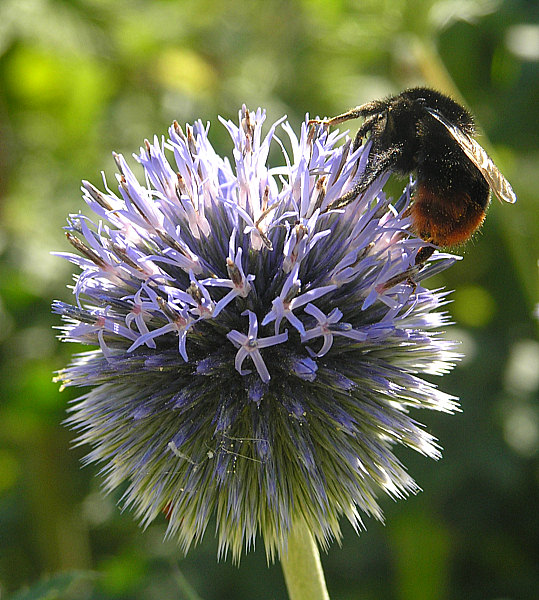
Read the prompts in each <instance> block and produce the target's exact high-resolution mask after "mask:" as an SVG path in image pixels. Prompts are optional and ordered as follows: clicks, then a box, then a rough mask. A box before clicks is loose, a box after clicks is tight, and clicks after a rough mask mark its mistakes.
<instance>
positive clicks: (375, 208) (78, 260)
mask: <svg viewBox="0 0 539 600" xmlns="http://www.w3.org/2000/svg"><path fill="white" fill-rule="evenodd" d="M264 119H265V114H264V112H263V111H261V110H258V111H256V112H254V113H251V112H249V111H248V110H247V109H246V108H245V107H243V108H242V110H241V111H240V113H239V123H238V125H236V124H234V123H232V122H230V121H223V124H224V125H225V127H226V129H227V130H228V132H229V134H230V137H231V138H232V143H233V151H232V160H231V161H229V160H227V159H224V158H221V157H220V156H219V155H218V154H217V153H216V152H215V150H214V149H213V148H212V146H211V143H210V141H209V139H208V133H209V126H203V125H202V123H201V122H196V123H195V124H194V125H193V126H187V127H186V128H184V129H182V128H181V127H180V126H179V125H178V124H177V123H174V125H173V126H172V127H171V128H170V130H169V139H168V140H164V141H162V142H160V141H159V140H158V139H157V138H155V139H154V142H153V144H150V143H149V142H146V143H145V146H144V147H143V148H142V149H141V151H140V154H139V155H138V156H136V157H135V158H136V160H138V162H139V163H140V165H142V167H143V169H144V171H145V173H146V177H145V178H144V183H141V182H139V181H138V180H137V179H136V177H135V175H134V174H133V172H132V171H131V169H130V167H129V165H128V163H127V161H126V160H124V158H123V157H121V156H118V155H115V160H116V164H117V167H118V169H119V171H120V173H119V175H118V177H117V181H118V191H117V193H114V192H113V191H111V190H110V189H109V188H108V187H107V186H106V185H105V191H103V192H101V191H98V190H97V188H95V187H94V186H92V185H91V184H89V183H87V182H84V183H83V191H84V199H85V200H86V202H87V204H88V205H89V207H90V208H91V209H92V210H93V212H94V213H95V214H96V215H97V219H94V220H93V221H92V220H91V219H89V218H87V217H84V216H82V215H76V216H72V217H71V219H70V224H69V227H68V228H67V229H68V236H69V238H70V241H71V243H72V245H73V246H74V247H75V249H76V250H77V252H78V254H64V255H63V256H64V257H65V258H67V259H68V260H70V261H71V262H73V263H74V264H75V265H76V266H77V267H79V268H80V269H81V273H80V274H79V275H78V276H77V279H76V283H75V286H74V293H75V301H74V303H73V305H69V304H66V303H62V302H56V303H55V304H54V310H55V312H57V313H59V314H61V315H62V316H63V318H64V321H65V324H64V326H63V334H62V337H63V339H65V340H67V341H75V342H80V343H83V344H89V345H93V346H94V349H91V350H89V351H87V352H84V353H82V354H78V355H76V356H75V357H74V360H73V362H72V364H71V365H70V366H68V367H67V368H66V369H64V370H63V371H61V372H60V373H59V375H58V380H59V381H61V382H62V383H63V385H64V386H68V385H69V386H81V387H82V386H90V388H91V389H90V391H88V392H87V393H86V394H85V395H84V396H82V397H81V398H79V399H78V400H77V401H76V402H75V403H74V405H73V407H72V408H71V409H70V416H69V418H68V423H69V424H70V425H71V426H72V427H73V428H75V429H76V430H77V431H78V432H79V437H78V441H79V443H81V444H83V443H84V444H88V445H89V446H91V448H92V450H91V452H90V454H89V456H88V458H87V461H88V462H98V463H101V464H102V465H103V469H102V472H103V474H104V476H105V487H106V489H107V490H109V491H111V490H113V489H115V488H117V487H118V486H120V485H121V484H122V483H127V487H126V490H125V493H124V497H123V500H124V503H125V505H126V506H129V507H132V508H133V509H134V511H135V513H136V515H137V516H138V517H139V518H140V520H141V521H142V523H144V524H148V523H150V522H152V521H153V520H154V519H156V518H160V515H161V513H162V512H163V511H165V512H166V515H167V518H168V533H169V535H171V536H175V537H177V539H178V540H179V543H180V545H181V547H182V548H183V549H184V550H187V549H188V548H189V547H190V546H191V545H192V544H193V543H196V542H198V541H199V540H200V538H201V537H202V535H203V533H204V532H205V530H206V527H207V525H208V523H209V521H210V519H211V518H212V516H213V515H215V516H216V518H217V535H218V537H219V544H220V553H222V554H226V552H227V551H228V550H231V552H232V555H233V557H234V558H235V559H238V558H239V557H240V555H241V552H242V550H243V549H244V548H250V547H251V546H252V545H253V544H254V541H255V538H256V536H257V535H260V536H261V537H262V539H263V541H264V544H265V547H266V551H267V553H268V556H269V557H270V558H273V557H274V556H275V555H276V554H280V553H281V552H284V551H285V550H286V547H287V538H288V535H289V532H290V530H291V527H292V524H293V523H295V522H297V521H302V522H304V523H305V524H306V526H307V527H308V528H309V530H310V531H311V532H312V533H313V535H314V536H315V537H316V539H317V540H318V542H319V543H320V544H321V545H323V546H325V545H327V544H328V543H329V541H330V540H331V539H333V538H337V539H338V538H339V537H340V528H339V518H340V517H341V516H343V515H344V516H346V518H348V519H349V520H350V521H351V523H352V524H353V525H354V527H356V528H360V527H361V526H362V521H361V516H360V515H361V512H364V513H367V514H371V515H375V516H376V517H378V518H381V511H380V508H379V506H378V504H377V501H376V499H375V497H376V494H377V493H378V492H380V491H384V492H386V493H387V494H389V495H391V496H394V497H400V496H404V495H406V494H408V493H411V492H415V491H417V490H418V487H417V486H416V484H415V483H414V481H413V480H412V478H411V477H410V476H409V475H408V474H407V473H406V471H405V469H404V467H403V466H402V465H401V463H400V462H399V460H398V459H397V457H396V456H395V454H394V446H395V445H397V444H402V445H405V446H409V447H411V448H413V449H415V450H417V451H418V452H421V453H423V454H425V455H427V456H431V457H433V458H438V457H439V455H440V452H439V446H438V445H437V443H436V440H435V439H434V438H433V437H432V436H431V435H429V434H428V433H426V431H425V430H424V429H423V427H422V426H421V425H420V424H419V423H418V422H417V421H416V420H415V419H414V418H413V417H412V416H410V415H409V411H410V409H411V408H429V409H433V410H438V411H445V412H452V411H454V410H455V409H456V402H455V399H454V398H452V397H450V396H448V395H446V394H444V393H442V392H441V391H439V390H438V389H437V388H436V387H435V386H434V385H433V384H432V383H429V382H427V381H425V380H423V379H422V374H423V373H425V374H442V373H444V372H445V371H447V370H448V369H449V368H450V367H451V366H452V362H453V361H454V359H455V354H454V353H453V352H452V350H451V345H450V343H449V342H447V341H444V340H443V339H441V338H440V334H439V332H438V329H439V328H440V327H443V326H444V325H446V324H447V322H448V317H447V315H446V314H445V313H444V312H443V311H441V310H440V308H441V307H442V306H443V305H444V304H445V302H446V299H445V295H444V294H443V293H442V292H441V291H429V290H427V289H425V288H424V287H422V285H421V280H422V278H423V277H425V276H427V275H429V274H430V273H437V272H439V271H440V270H442V269H443V268H447V267H448V266H450V264H451V263H452V262H453V261H454V258H453V257H451V256H448V255H442V254H435V255H434V256H433V257H432V262H429V263H427V264H426V265H423V266H421V265H420V266H416V265H415V256H416V254H417V252H418V250H419V249H420V248H421V247H422V246H423V245H424V242H423V241H422V240H420V239H417V238H415V237H413V236H412V235H411V234H410V233H409V230H408V228H409V219H408V217H407V207H408V205H409V202H410V193H409V190H410V185H411V184H410V185H409V186H408V187H407V189H406V190H405V192H404V194H403V195H402V197H401V198H400V199H399V200H398V201H397V202H395V204H394V205H392V204H391V202H390V200H389V199H388V198H386V196H385V195H384V193H383V191H382V189H381V186H382V184H383V182H384V181H385V178H386V177H381V178H379V180H377V181H376V182H374V183H373V184H372V185H371V186H370V187H369V188H368V190H367V191H366V192H365V193H364V194H362V195H361V196H360V197H358V198H356V199H355V200H354V201H353V202H350V203H349V204H348V205H347V206H345V207H343V208H339V209H338V210H332V209H329V208H328V207H330V205H331V204H332V203H333V202H334V201H335V200H336V199H338V198H339V197H340V196H342V195H343V194H345V193H346V192H347V191H348V190H349V189H351V188H353V187H354V185H355V183H356V182H357V180H358V179H359V178H360V177H361V176H362V172H363V171H362V170H363V169H364V168H365V165H366V163H367V156H368V152H369V145H367V146H366V147H362V148H359V149H358V150H356V151H354V152H353V153H352V152H351V150H350V147H351V144H350V142H349V140H346V141H345V143H344V144H343V145H340V146H339V145H338V143H340V141H342V139H343V135H342V134H341V135H337V134H335V133H330V134H328V133H327V132H324V131H323V130H322V128H318V129H316V128H312V127H309V125H308V124H307V121H306V122H305V123H304V124H303V125H302V127H301V132H300V134H299V138H298V137H296V134H295V133H294V131H293V130H292V128H291V127H290V125H288V124H287V123H284V124H283V123H282V122H281V121H282V120H281V121H279V122H277V123H276V124H274V125H273V126H272V127H270V128H269V132H268V133H266V134H265V135H264V134H263V129H262V125H263V122H264ZM279 125H281V128H280V129H278V126H279ZM184 130H185V131H186V133H184ZM278 134H279V135H282V134H284V136H283V137H286V136H287V137H288V138H289V144H286V143H284V141H283V140H281V139H279V138H278V137H277V135H278ZM272 144H274V145H275V146H276V148H277V149H279V148H280V149H281V152H282V154H283V160H282V164H281V165H277V166H273V167H271V168H270V167H269V166H268V164H267V159H268V155H269V151H270V147H271V145H272ZM287 146H289V147H290V148H291V153H290V154H289V153H288V152H287V150H286V147H287ZM81 255H82V256H81ZM284 321H286V323H283V322H284ZM285 325H286V327H285Z"/></svg>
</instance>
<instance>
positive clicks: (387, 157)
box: [326, 146, 402, 210]
mask: <svg viewBox="0 0 539 600" xmlns="http://www.w3.org/2000/svg"><path fill="white" fill-rule="evenodd" d="M401 153H402V149H401V148H400V147H399V146H395V147H393V148H390V149H389V150H388V151H387V152H384V153H383V154H379V155H377V156H376V158H375V159H374V160H373V162H372V164H371V163H370V162H369V163H368V164H367V167H366V168H365V172H364V173H363V175H362V177H361V179H360V180H359V181H358V182H357V183H356V185H355V186H354V187H353V188H352V189H351V190H350V191H349V192H347V193H346V194H344V195H343V196H341V197H340V198H337V199H336V200H334V201H333V202H332V203H331V204H330V205H329V206H328V207H327V209H326V210H331V209H335V208H344V207H345V206H347V205H348V204H350V202H353V201H354V200H355V199H356V198H357V197H358V196H359V195H361V194H363V192H365V190H367V189H368V188H369V186H370V185H372V184H373V183H374V182H375V181H376V179H378V177H380V175H382V174H383V173H384V171H387V170H388V169H389V168H391V166H392V165H393V164H394V163H395V160H396V159H397V158H398V156H399V155H400V154H401ZM369 160H370V159H369Z"/></svg>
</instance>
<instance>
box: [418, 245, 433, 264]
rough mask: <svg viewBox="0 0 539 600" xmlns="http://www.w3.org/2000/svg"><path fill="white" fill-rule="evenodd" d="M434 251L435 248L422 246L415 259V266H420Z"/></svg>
mask: <svg viewBox="0 0 539 600" xmlns="http://www.w3.org/2000/svg"><path fill="white" fill-rule="evenodd" d="M434 250H435V248H433V247H432V246H423V247H422V248H420V249H419V252H418V253H417V254H416V257H415V264H416V265H422V264H423V263H424V262H426V261H427V260H428V259H429V258H430V257H431V256H432V255H433V254H434Z"/></svg>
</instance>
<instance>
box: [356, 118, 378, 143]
mask: <svg viewBox="0 0 539 600" xmlns="http://www.w3.org/2000/svg"><path fill="white" fill-rule="evenodd" d="M379 119H380V116H379V114H375V115H371V116H370V117H367V118H366V119H365V121H364V122H363V124H362V125H361V127H360V128H359V129H358V130H357V133H356V137H355V138H354V144H353V145H352V152H355V151H356V150H357V149H358V148H359V147H360V146H361V141H362V140H363V138H364V137H365V136H366V135H367V133H369V131H370V130H371V129H372V128H373V126H374V124H375V123H376V121H378V120H379Z"/></svg>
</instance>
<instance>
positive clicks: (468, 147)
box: [425, 108, 517, 204]
mask: <svg viewBox="0 0 539 600" xmlns="http://www.w3.org/2000/svg"><path fill="white" fill-rule="evenodd" d="M425 110H426V111H427V112H429V113H430V114H431V115H432V116H433V117H434V118H435V119H437V120H438V121H440V123H442V125H444V126H445V128H446V129H447V130H448V131H449V133H450V134H451V135H452V137H453V139H454V140H455V141H456V142H457V144H458V145H459V146H460V147H461V149H462V151H463V152H464V154H466V156H467V157H468V158H469V159H470V160H471V161H472V163H473V164H474V165H475V166H476V167H477V168H478V169H479V171H480V172H481V175H483V177H484V178H485V180H486V182H487V183H488V184H489V186H490V189H491V190H492V191H493V192H494V194H495V196H496V197H497V198H498V200H500V202H502V201H503V202H510V203H511V204H513V203H514V202H516V201H517V197H516V195H515V192H513V188H512V187H511V184H510V183H509V182H508V181H507V179H506V178H505V177H504V176H503V175H502V174H501V173H500V171H499V170H498V167H497V166H496V165H495V164H494V163H493V162H492V159H491V158H490V156H489V155H488V154H487V152H486V150H485V149H484V148H483V147H482V146H480V145H479V144H478V143H477V142H476V141H475V140H474V139H473V138H471V137H470V136H469V135H467V134H466V133H464V132H463V131H461V130H460V129H459V128H458V127H457V126H456V125H454V124H453V123H451V122H450V121H448V120H447V119H446V118H445V117H444V116H443V115H441V114H440V113H439V112H438V111H436V110H433V109H431V108H426V109H425Z"/></svg>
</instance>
